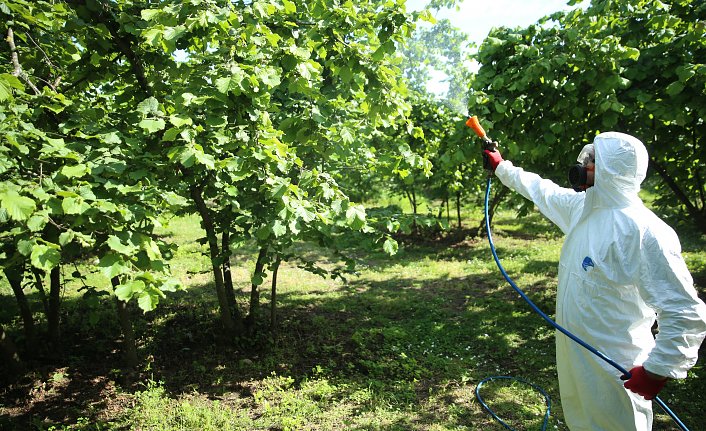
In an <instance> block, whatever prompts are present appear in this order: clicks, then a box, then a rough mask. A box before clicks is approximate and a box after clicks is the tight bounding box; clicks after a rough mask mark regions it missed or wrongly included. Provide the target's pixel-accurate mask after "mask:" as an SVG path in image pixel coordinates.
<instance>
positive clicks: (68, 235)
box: [59, 230, 76, 247]
mask: <svg viewBox="0 0 706 431" xmlns="http://www.w3.org/2000/svg"><path fill="white" fill-rule="evenodd" d="M75 236H76V232H74V231H72V230H69V231H66V232H62V233H61V235H59V245H61V246H62V247H63V246H65V245H66V244H68V243H70V242H71V241H73V240H74V237H75Z"/></svg>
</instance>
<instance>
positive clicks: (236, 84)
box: [216, 67, 245, 96]
mask: <svg viewBox="0 0 706 431" xmlns="http://www.w3.org/2000/svg"><path fill="white" fill-rule="evenodd" d="M244 78H245V72H244V71H243V70H242V69H241V68H239V67H234V68H233V69H232V70H231V75H230V76H227V77H223V78H218V79H216V88H217V89H218V91H220V92H221V93H223V94H228V93H229V92H230V93H233V94H235V95H236V96H237V95H239V94H240V93H241V92H242V90H243V85H242V82H243V79H244Z"/></svg>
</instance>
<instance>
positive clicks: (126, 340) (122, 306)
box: [110, 277, 138, 370]
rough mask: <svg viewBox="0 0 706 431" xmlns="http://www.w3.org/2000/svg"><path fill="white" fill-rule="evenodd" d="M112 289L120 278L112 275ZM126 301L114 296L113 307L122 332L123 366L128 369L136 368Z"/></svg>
mask: <svg viewBox="0 0 706 431" xmlns="http://www.w3.org/2000/svg"><path fill="white" fill-rule="evenodd" d="M110 282H111V284H112V285H113V289H115V288H117V287H118V286H119V285H120V279H118V277H113V278H112V279H111V280H110ZM127 305H128V304H127V302H125V301H121V300H120V299H118V297H117V296H116V297H115V309H116V311H117V313H118V323H119V324H120V332H122V334H123V357H124V360H125V366H126V368H127V369H128V370H133V369H135V368H137V364H138V359H137V343H136V342H135V330H134V329H133V327H132V321H131V320H130V311H129V310H128V307H127Z"/></svg>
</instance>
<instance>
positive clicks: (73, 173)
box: [60, 164, 90, 178]
mask: <svg viewBox="0 0 706 431" xmlns="http://www.w3.org/2000/svg"><path fill="white" fill-rule="evenodd" d="M89 171H90V169H89V168H88V166H86V165H84V164H78V165H73V166H64V167H63V168H61V171H60V172H61V174H62V175H63V176H65V177H66V178H80V177H82V176H84V175H85V174H86V173H88V172H89Z"/></svg>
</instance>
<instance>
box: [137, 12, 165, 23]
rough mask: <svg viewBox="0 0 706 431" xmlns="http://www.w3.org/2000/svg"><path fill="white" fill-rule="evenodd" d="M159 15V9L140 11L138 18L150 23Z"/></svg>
mask: <svg viewBox="0 0 706 431" xmlns="http://www.w3.org/2000/svg"><path fill="white" fill-rule="evenodd" d="M160 13H162V10H161V9H142V11H140V16H141V17H142V19H144V20H145V21H152V20H153V19H154V18H155V17H156V16H157V15H159V14H160Z"/></svg>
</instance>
